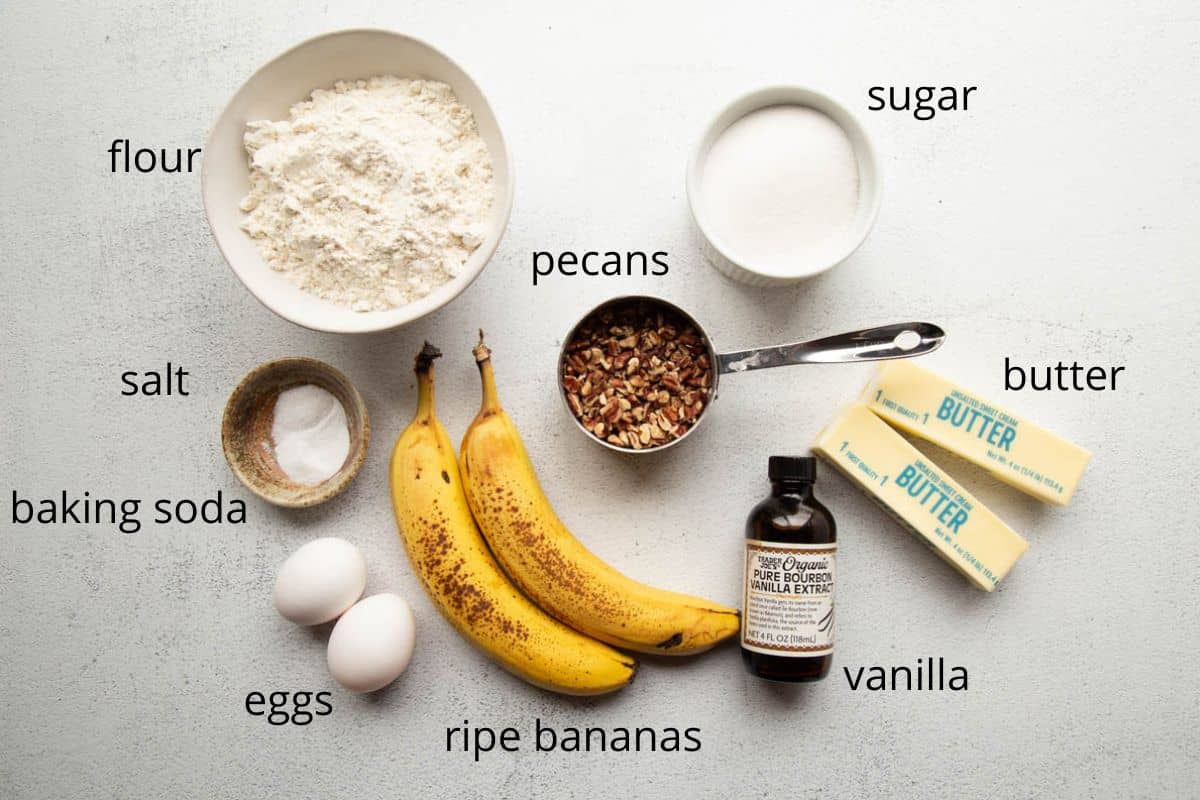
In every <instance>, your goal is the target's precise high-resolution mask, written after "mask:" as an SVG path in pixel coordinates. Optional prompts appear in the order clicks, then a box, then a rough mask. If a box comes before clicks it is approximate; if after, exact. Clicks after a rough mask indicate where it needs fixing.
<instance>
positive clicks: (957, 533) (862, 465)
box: [813, 403, 1029, 592]
mask: <svg viewBox="0 0 1200 800" xmlns="http://www.w3.org/2000/svg"><path fill="white" fill-rule="evenodd" d="M813 450H814V451H815V452H816V453H817V455H819V456H821V457H823V458H824V459H826V460H827V461H829V463H831V464H833V466H835V467H837V468H838V470H839V471H840V472H842V473H843V474H844V475H845V476H846V477H847V478H849V479H850V480H851V481H853V482H854V483H856V484H857V485H858V487H859V488H860V489H862V490H863V491H864V492H866V493H867V494H868V495H870V496H871V497H872V498H873V499H874V500H875V501H876V502H877V503H879V505H881V506H883V508H884V509H885V510H887V511H888V512H890V513H891V515H892V516H893V517H894V518H895V519H896V520H897V521H898V522H900V524H902V525H903V526H904V527H906V528H908V530H909V531H910V532H911V533H913V534H914V535H916V536H918V537H920V538H921V540H923V541H924V542H925V543H926V544H928V545H929V546H930V547H931V548H933V550H934V551H935V552H936V553H937V554H938V555H939V556H941V557H942V558H943V559H945V560H946V561H947V562H948V563H949V564H950V565H951V566H953V567H954V568H955V569H957V570H958V571H959V572H961V573H962V574H963V576H965V577H966V579H967V580H969V581H970V582H971V583H973V584H975V585H976V586H978V587H979V588H980V589H983V590H985V591H988V592H990V591H992V590H993V589H995V588H996V584H997V583H999V582H1000V581H1001V579H1003V578H1004V576H1005V575H1007V574H1008V571H1009V570H1010V569H1012V567H1013V564H1015V563H1017V559H1018V558H1020V557H1021V555H1022V554H1023V553H1024V552H1025V550H1026V548H1028V547H1029V543H1028V542H1027V541H1025V540H1024V539H1022V538H1021V537H1020V536H1018V535H1017V534H1016V532H1014V531H1013V530H1012V528H1009V527H1008V526H1007V525H1005V524H1004V523H1003V522H1001V521H1000V518H999V517H997V516H996V515H995V514H993V513H992V512H991V511H989V510H988V509H987V508H986V507H985V506H984V505H983V504H982V503H980V502H979V501H978V500H976V499H975V498H974V497H973V496H972V495H971V493H970V492H968V491H967V490H966V489H964V488H962V487H961V486H959V485H958V484H957V483H955V482H954V481H953V480H951V478H950V477H949V476H948V475H947V474H946V473H945V472H944V471H942V469H941V468H939V467H938V466H937V465H936V464H934V463H933V462H932V461H930V460H929V458H928V457H927V456H925V455H924V454H923V453H922V452H921V451H920V450H917V448H915V447H913V446H912V445H911V444H909V443H908V442H907V441H905V439H904V437H902V436H901V435H900V434H898V433H896V432H895V431H894V430H892V429H891V428H889V427H888V426H887V424H885V423H884V422H883V420H881V419H880V418H879V417H877V416H875V414H873V413H871V411H870V410H869V409H868V408H867V406H865V405H863V404H862V403H855V404H854V405H851V406H849V407H848V408H846V409H845V410H844V411H843V412H842V414H841V416H839V417H838V418H837V419H835V420H834V421H833V422H832V423H830V424H829V426H828V427H826V428H825V430H823V431H822V432H821V434H820V436H819V437H818V438H817V441H816V443H815V444H814V445H813Z"/></svg>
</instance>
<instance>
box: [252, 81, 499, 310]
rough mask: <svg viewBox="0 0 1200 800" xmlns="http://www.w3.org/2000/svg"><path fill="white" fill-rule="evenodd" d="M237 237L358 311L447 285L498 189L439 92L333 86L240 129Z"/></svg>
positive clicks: (304, 284) (479, 233)
mask: <svg viewBox="0 0 1200 800" xmlns="http://www.w3.org/2000/svg"><path fill="white" fill-rule="evenodd" d="M245 143H246V152H247V153H248V154H249V155H250V193H249V194H248V195H246V197H245V199H243V200H242V203H241V207H242V210H243V211H246V212H247V217H246V220H245V222H243V223H242V228H243V230H245V231H246V232H247V233H248V234H249V235H250V236H251V237H252V238H253V239H254V240H255V242H256V243H257V244H258V247H259V250H260V252H261V253H262V254H263V258H264V259H266V261H267V263H268V264H270V266H271V267H272V269H275V270H278V271H280V272H283V273H285V274H287V276H288V277H289V278H291V279H292V280H293V281H295V282H296V283H297V284H298V285H299V286H300V287H301V288H302V289H304V290H305V291H307V292H309V293H311V294H315V295H317V296H318V297H323V298H325V299H326V300H330V301H332V302H335V303H338V304H339V305H344V306H349V307H350V308H353V309H354V310H356V311H377V310H383V309H387V308H392V307H395V306H399V305H404V304H406V303H410V302H412V301H413V300H416V299H418V298H420V297H423V296H425V295H427V294H429V292H431V291H433V290H434V289H435V288H437V287H438V286H440V285H441V284H443V283H445V282H446V281H449V280H450V279H451V278H453V277H454V276H455V275H457V274H458V273H459V271H460V270H461V269H462V266H463V263H464V262H465V261H466V260H467V257H468V256H470V254H471V253H472V251H474V250H475V248H477V247H478V246H479V244H480V242H482V241H483V239H484V236H485V235H486V233H487V229H488V225H487V217H488V211H489V209H490V208H491V205H492V200H493V197H494V195H495V189H494V186H493V180H492V161H491V157H490V155H489V154H488V150H487V145H486V144H484V142H483V139H482V138H480V136H479V131H478V129H477V128H476V127H475V117H474V115H472V113H471V110H470V109H469V108H467V107H466V106H464V105H462V104H461V103H459V102H458V100H457V98H455V96H454V92H453V91H452V90H451V89H450V87H449V86H447V85H446V84H444V83H440V82H437V81H425V80H408V79H403V78H397V77H395V76H382V77H375V78H371V79H369V80H365V81H361V80H360V81H348V82H345V81H341V82H338V83H337V84H335V85H334V87H333V89H318V90H317V91H314V92H313V93H312V98H311V99H310V100H306V101H303V102H300V103H297V104H296V105H294V106H292V108H291V114H290V118H289V119H287V120H284V121H281V122H272V121H270V120H260V121H255V122H251V123H249V124H248V125H247V126H246V137H245Z"/></svg>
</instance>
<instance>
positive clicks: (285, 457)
mask: <svg viewBox="0 0 1200 800" xmlns="http://www.w3.org/2000/svg"><path fill="white" fill-rule="evenodd" d="M271 440H272V441H273V442H274V443H275V463H276V464H278V465H279V468H280V469H282V470H283V472H284V474H285V475H287V476H288V477H289V478H291V479H292V480H293V481H295V482H296V483H302V484H304V485H306V486H315V485H317V484H318V483H322V482H324V481H326V480H328V479H329V478H332V477H333V476H334V475H335V474H336V473H337V471H338V470H339V469H341V468H342V464H344V463H346V456H347V455H349V453H350V426H349V425H348V424H347V423H346V409H345V408H343V407H342V403H341V401H340V400H338V399H337V398H336V397H334V396H333V395H332V394H331V393H329V392H327V391H326V390H324V389H322V388H321V387H320V386H312V385H310V384H305V385H304V386H296V387H294V388H291V389H286V390H284V391H282V392H280V393H279V397H278V398H276V400H275V417H274V420H273V421H272V422H271Z"/></svg>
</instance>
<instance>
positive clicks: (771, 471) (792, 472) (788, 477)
mask: <svg viewBox="0 0 1200 800" xmlns="http://www.w3.org/2000/svg"><path fill="white" fill-rule="evenodd" d="M767 477H768V478H770V479H771V480H772V481H796V482H799V483H816V480H817V460H816V459H815V458H813V457H812V456H771V457H770V458H769V459H767Z"/></svg>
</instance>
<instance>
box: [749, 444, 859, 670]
mask: <svg viewBox="0 0 1200 800" xmlns="http://www.w3.org/2000/svg"><path fill="white" fill-rule="evenodd" d="M767 475H768V477H769V478H770V480H771V496H770V497H768V498H767V499H766V500H763V501H762V502H761V503H759V504H758V505H757V506H755V507H754V510H753V511H751V512H750V518H749V519H748V520H747V521H746V567H745V578H744V583H743V589H742V639H741V644H742V660H743V661H744V662H745V664H746V669H748V670H749V671H750V672H751V674H753V675H757V676H758V677H760V678H766V679H768V680H773V681H788V682H799V681H816V680H820V679H821V678H824V677H825V675H826V674H828V673H829V666H830V664H831V663H833V587H834V560H835V558H836V554H837V527H836V526H835V525H834V522H833V516H832V515H830V513H829V510H828V509H826V508H825V506H823V505H821V504H820V503H818V502H817V500H816V499H815V498H814V497H813V483H814V482H815V481H816V479H817V460H816V459H815V458H800V457H790V456H772V457H771V458H770V460H769V461H768V462H767Z"/></svg>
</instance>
